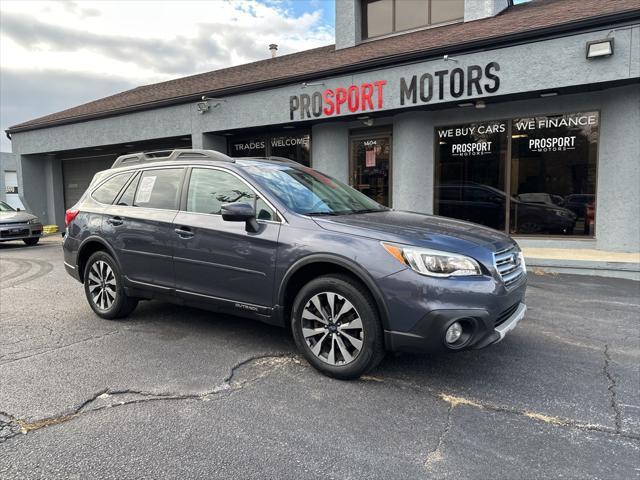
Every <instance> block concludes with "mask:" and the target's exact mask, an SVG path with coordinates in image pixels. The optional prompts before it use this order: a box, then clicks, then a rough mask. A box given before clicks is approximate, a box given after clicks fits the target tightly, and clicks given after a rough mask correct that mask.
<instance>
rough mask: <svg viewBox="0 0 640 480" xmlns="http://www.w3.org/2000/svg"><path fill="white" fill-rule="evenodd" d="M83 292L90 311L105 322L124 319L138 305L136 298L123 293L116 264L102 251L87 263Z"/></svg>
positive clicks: (91, 257)
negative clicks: (104, 319) (105, 320)
mask: <svg viewBox="0 0 640 480" xmlns="http://www.w3.org/2000/svg"><path fill="white" fill-rule="evenodd" d="M84 292H85V295H86V296H87V301H88V302H89V305H90V306H91V309H92V310H93V311H94V312H95V313H96V314H97V315H98V316H99V317H102V318H106V319H107V320H114V319H117V318H123V317H126V316H128V315H129V314H130V313H131V312H132V311H133V310H134V309H135V308H136V306H137V305H138V299H137V298H131V297H128V296H127V295H126V294H125V292H124V287H123V279H122V274H121V272H120V268H119V267H118V264H117V263H116V261H115V260H114V259H113V257H112V256H111V255H109V254H108V253H107V252H103V251H99V252H96V253H94V254H93V255H91V256H90V257H89V260H88V261H87V265H86V267H85V269H84Z"/></svg>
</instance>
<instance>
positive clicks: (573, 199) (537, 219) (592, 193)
mask: <svg viewBox="0 0 640 480" xmlns="http://www.w3.org/2000/svg"><path fill="white" fill-rule="evenodd" d="M599 125H600V116H599V114H598V112H583V113H572V114H565V115H549V116H542V117H527V118H517V119H514V120H513V122H512V128H513V131H512V134H511V137H512V146H511V196H512V198H513V201H512V202H511V212H510V232H511V233H519V234H575V235H593V234H594V233H595V232H594V230H595V200H596V167H597V158H598V137H599V130H600V129H599ZM534 206H536V208H534Z"/></svg>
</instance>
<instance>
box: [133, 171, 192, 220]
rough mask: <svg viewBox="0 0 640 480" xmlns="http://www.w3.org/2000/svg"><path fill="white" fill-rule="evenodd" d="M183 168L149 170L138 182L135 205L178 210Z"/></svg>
mask: <svg viewBox="0 0 640 480" xmlns="http://www.w3.org/2000/svg"><path fill="white" fill-rule="evenodd" d="M183 172H184V169H183V168H166V169H159V170H147V171H146V172H143V173H142V176H141V177H140V181H139V182H138V189H137V191H136V195H135V199H134V202H133V204H134V206H136V207H145V208H161V209H164V210H176V209H177V205H178V194H179V192H180V184H181V183H182V174H183Z"/></svg>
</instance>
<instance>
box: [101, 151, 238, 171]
mask: <svg viewBox="0 0 640 480" xmlns="http://www.w3.org/2000/svg"><path fill="white" fill-rule="evenodd" d="M181 159H185V160H186V159H189V160H194V159H196V160H197V159H200V160H217V161H220V162H235V160H234V159H233V158H231V157H228V156H227V155H225V154H224V153H220V152H216V151H215V150H201V149H176V150H158V151H154V152H139V153H129V154H127V155H120V156H119V157H118V158H116V161H115V162H113V165H111V168H118V167H124V166H127V165H132V164H136V163H145V162H161V161H167V160H181Z"/></svg>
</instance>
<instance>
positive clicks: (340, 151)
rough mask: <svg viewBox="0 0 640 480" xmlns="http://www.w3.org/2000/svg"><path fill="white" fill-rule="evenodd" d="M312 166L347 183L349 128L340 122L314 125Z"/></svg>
mask: <svg viewBox="0 0 640 480" xmlns="http://www.w3.org/2000/svg"><path fill="white" fill-rule="evenodd" d="M311 162H312V166H313V167H314V168H316V169H318V170H320V171H322V172H324V173H326V174H327V175H331V176H332V177H334V178H335V179H337V180H340V181H342V182H345V183H348V182H349V126H348V125H347V124H345V123H342V122H336V123H323V124H320V125H315V126H314V127H313V129H312V131H311Z"/></svg>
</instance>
